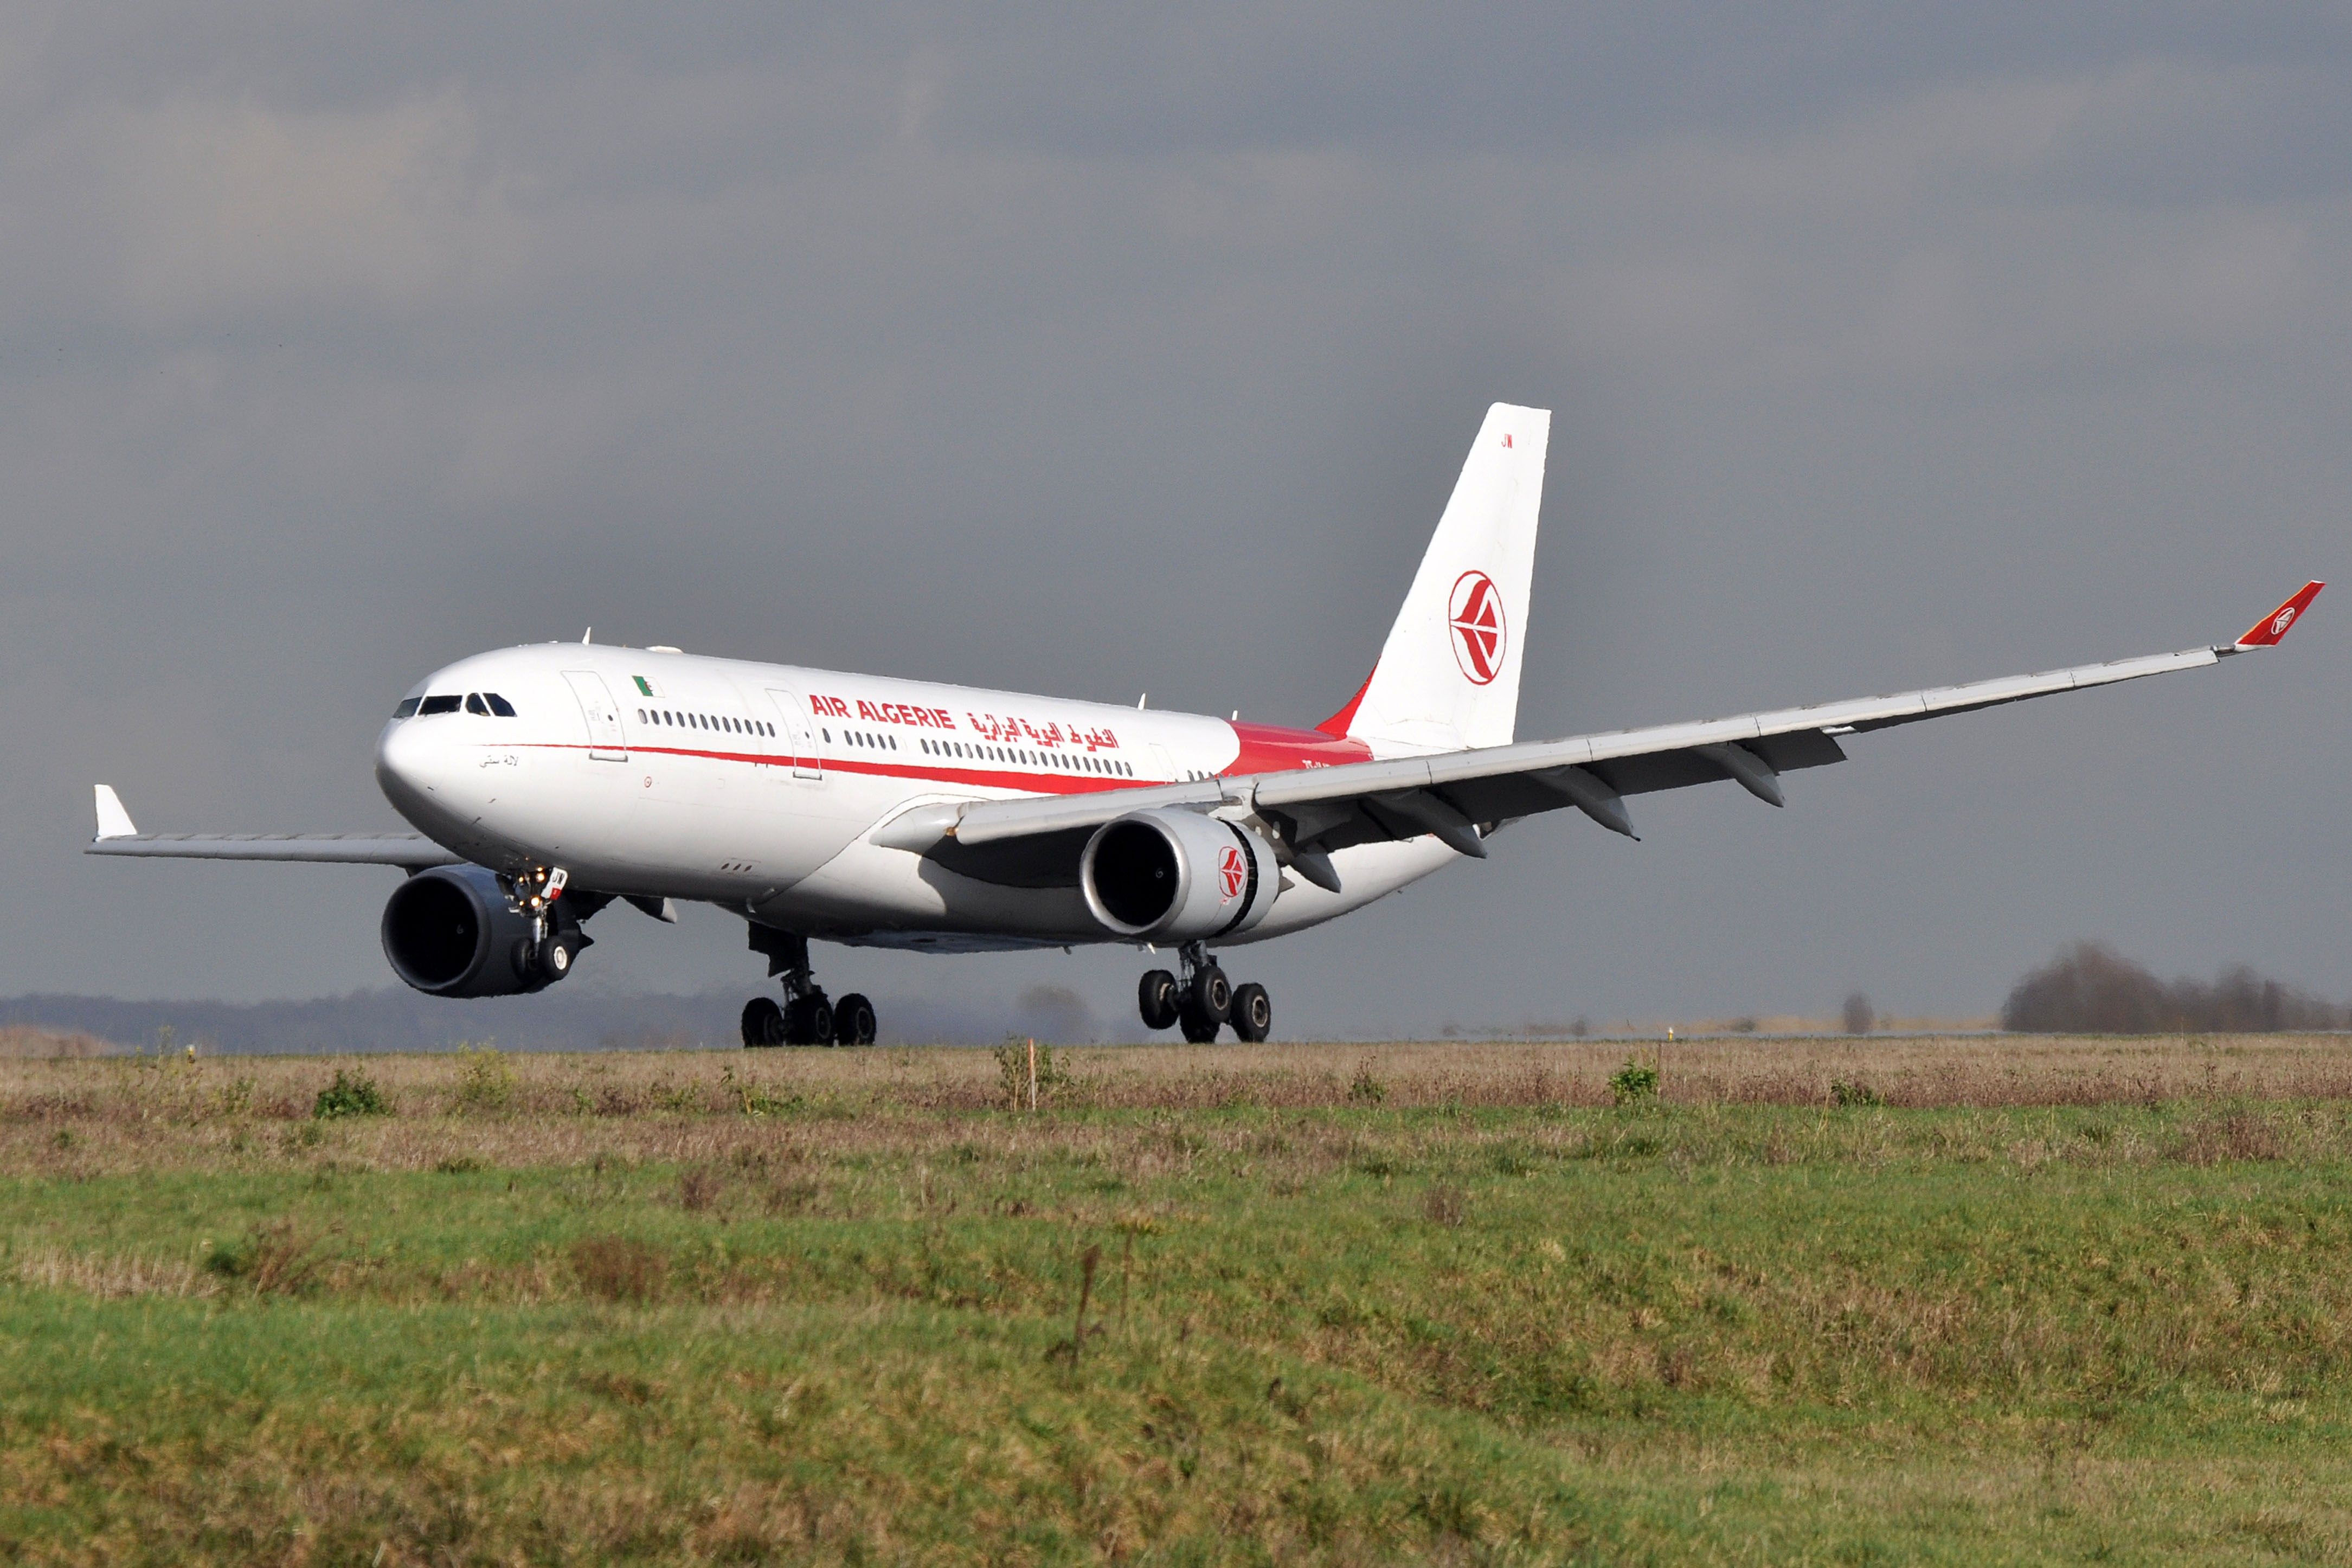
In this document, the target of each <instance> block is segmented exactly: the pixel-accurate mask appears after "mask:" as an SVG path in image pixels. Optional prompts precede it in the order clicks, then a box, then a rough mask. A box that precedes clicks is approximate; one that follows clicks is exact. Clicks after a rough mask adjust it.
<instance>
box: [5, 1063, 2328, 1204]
mask: <svg viewBox="0 0 2352 1568" xmlns="http://www.w3.org/2000/svg"><path fill="white" fill-rule="evenodd" d="M2347 1043H2352V1042H2347V1037H2343V1036H2284V1035H2252V1036H2237V1037H2212V1038H2203V1037H2192V1038H2187V1039H2181V1038H2171V1039H2148V1038H2119V1037H2118V1038H2071V1039H2070V1038H2063V1037H1989V1038H1983V1037H1968V1038H1926V1039H1885V1038H1862V1039H1856V1038H1851V1037H1837V1036H1832V1037H1816V1038H1808V1039H1797V1040H1763V1039H1756V1040H1749V1039H1710V1040H1704V1041H1696V1042H1677V1043H1675V1044H1673V1045H1664V1046H1659V1045H1653V1046H1650V1047H1633V1048H1632V1049H1631V1051H1630V1054H1631V1055H1632V1056H1633V1057H1634V1058H1638V1059H1639V1060H1640V1061H1641V1062H1642V1063H1643V1064H1644V1065H1654V1066H1655V1068H1656V1069H1657V1071H1658V1074H1659V1084H1658V1097H1659V1100H1661V1101H1662V1102H1663V1103H1664V1104H1665V1105H1667V1106H1670V1107H1691V1108H1704V1107H1709V1106H1732V1105H1762V1106H1772V1105H1780V1106H1817V1107H1823V1108H1827V1107H1830V1106H1832V1105H1834V1104H1847V1105H1861V1106H1867V1105H1872V1104H1881V1105H1885V1106H1889V1107H1895V1108H1898V1109H1902V1108H1947V1109H1975V1110H1999V1109H2002V1108H2026V1107H2074V1108H2091V1107H2097V1106H2105V1105H2115V1106H2123V1105H2130V1106H2156V1105H2163V1104H2168V1103H2174V1102H2197V1103H2209V1104H2211V1105H2215V1106H2221V1105H2223V1104H2225V1103H2226V1104H2231V1105H2242V1104H2247V1103H2255V1102H2279V1101H2305V1102H2317V1101H2334V1100H2352V1051H2347V1048H2346V1047H2347ZM1628 1056H1629V1047H1627V1046H1626V1045H1625V1044H1624V1043H1623V1042H1609V1043H1599V1042H1586V1041H1570V1042H1558V1043H1541V1044H1527V1043H1517V1042H1512V1043H1484V1044H1429V1043H1398V1044H1390V1045H1329V1044H1323V1045H1262V1046H1221V1047H1104V1048H1096V1049H1068V1050H1062V1051H1056V1052H1055V1054H1054V1063H1055V1074H1054V1075H1053V1076H1054V1081H1053V1082H1052V1083H1051V1084H1050V1085H1049V1086H1042V1094H1041V1097H1042V1099H1043V1102H1044V1107H1045V1112H1046V1113H1047V1114H1048V1115H1049V1116H1050V1117H1053V1118H1055V1119H1058V1120H1060V1121H1064V1122H1066V1123H1068V1124H1070V1125H1071V1126H1083V1125H1085V1124H1086V1123H1087V1117H1088V1115H1089V1113H1091V1112H1096V1111H1102V1112H1124V1113H1133V1112H1138V1111H1142V1112H1154V1113H1171V1114H1172V1113H1182V1112H1192V1111H1211V1110H1242V1109H1250V1108H1255V1109H1257V1110H1266V1111H1276V1112H1280V1111H1293V1110H1323V1109H1330V1110H1343V1109H1345V1110H1364V1111H1370V1110H1374V1109H1378V1110H1385V1111H1391V1112H1393V1111H1397V1110H1460V1111H1468V1112H1475V1111H1477V1110H1482V1109H1509V1108H1518V1109H1528V1108H1545V1107H1551V1108H1563V1109H1565V1108H1580V1107H1599V1106H1605V1105H1608V1104H1609V1103H1610V1102H1611V1100H1612V1095H1611V1091H1610V1088H1609V1080H1610V1079H1611V1077H1612V1075H1614V1074H1616V1073H1617V1072H1618V1071H1619V1069H1620V1068H1622V1067H1623V1066H1624V1065H1625V1064H1626V1061H1627V1059H1628ZM339 1071H340V1072H343V1073H346V1074H352V1073H356V1074H359V1075H362V1076H364V1077H365V1078H367V1079H370V1080H371V1081H372V1082H373V1084H374V1085H375V1086H376V1088H377V1089H378V1090H380V1092H381V1094H382V1097H383V1100H384V1102H385V1104H386V1106H387V1107H388V1110H389V1114H387V1115H383V1116H365V1117H352V1118H347V1119H343V1120H340V1121H319V1120H317V1119H315V1118H314V1116H313V1110H314V1108H315V1107H316V1106H317V1104H318V1103H319V1094H320V1090H321V1089H326V1088H328V1087H329V1086H330V1085H331V1083H332V1081H333V1075H334V1074H335V1073H337V1072H339ZM1013 1109H1014V1108H1013V1106H1012V1105H1011V1104H1010V1103H1009V1100H1008V1090H1007V1089H1006V1087H1005V1079H1004V1076H1003V1072H1002V1071H1001V1069H1000V1066H999V1064H998V1063H997V1061H996V1060H995V1059H994V1058H993V1057H992V1055H991V1053H989V1052H987V1051H983V1050H966V1049H938V1048H928V1049H910V1048H892V1049H883V1050H863V1051H848V1050H840V1051H835V1050H779V1051H749V1052H711V1053H708V1054H697V1055H676V1054H669V1053H649V1054H643V1055H621V1054H607V1053H597V1054H587V1055H579V1056H555V1055H517V1056H513V1057H505V1058H486V1057H484V1056H483V1055H481V1054H479V1053H477V1054H475V1055H472V1056H469V1057H459V1058H452V1057H447V1056H405V1057H376V1058H352V1057H338V1058H215V1059H211V1060H200V1061H196V1062H193V1063H191V1062H187V1061H184V1060H177V1059H169V1060H165V1061H163V1062H160V1063H159V1062H157V1061H155V1060H153V1059H152V1058H149V1059H145V1060H140V1059H134V1058H109V1059H97V1060H85V1061H75V1060H58V1059H17V1060H8V1061H0V1160H6V1161H7V1162H9V1163H10V1165H11V1167H12V1168H15V1169H19V1170H26V1169H30V1170H42V1171H49V1172H54V1173H59V1174H65V1175H72V1174H77V1173H103V1172H108V1171H120V1170H124V1169H131V1168H142V1169H163V1168H172V1167H175V1166H187V1165H194V1164H210V1163H217V1162H219V1161H221V1160H223V1159H228V1160H232V1161H235V1160H240V1159H243V1160H262V1161H266V1160H269V1159H273V1158H282V1157H288V1156H299V1157H306V1158H310V1159H314V1160H315V1159H328V1160H342V1161H346V1162H351V1163H356V1164H359V1165H364V1166H377V1167H385V1168H408V1169H415V1168H423V1169H433V1168H464V1167H465V1166H466V1165H467V1163H468V1162H485V1161H486V1162H489V1163H498V1164H502V1165H506V1164H519V1163H558V1164H569V1163H578V1162H581V1161H584V1160H588V1159H592V1158H594V1157H596V1156H597V1155H599V1154H606V1155H611V1156H614V1157H617V1158H622V1159H628V1160H653V1161H677V1162H679V1163H684V1164H696V1163H702V1164H715V1163H724V1162H727V1161H729V1160H732V1159H734V1158H736V1157H737V1156H738V1155H739V1154H740V1153H741V1152H744V1151H746V1150H755V1151H762V1152H766V1153H767V1154H769V1155H774V1154H776V1153H777V1152H779V1151H789V1150H791V1149H793V1148H808V1149H817V1148H825V1149H832V1148H837V1147H845V1146H847V1145H850V1144H857V1145H860V1146H864V1147H867V1148H873V1149H877V1150H894V1149H895V1150H912V1149H916V1148H919V1147H927V1146H929V1145H931V1144H933V1143H935V1142H937V1141H938V1140H939V1139H940V1137H941V1136H950V1135H952V1136H961V1133H960V1132H956V1131H953V1130H955V1129H965V1130H974V1129H977V1130H982V1131H984V1130H986V1129H987V1128H989V1127H991V1126H1011V1125H1017V1124H1018V1121H1019V1119H1018V1118H1013V1119H1012V1120H1011V1121H1008V1122H1004V1123H993V1122H991V1121H985V1120H983V1121H978V1122H975V1121H973V1120H972V1119H973V1118H974V1117H983V1118H985V1116H986V1114H987V1113H989V1112H1010V1111H1012V1110H1013ZM1073 1119H1075V1120H1073ZM1122 1120H1123V1121H1125V1123H1126V1126H1127V1131H1122V1132H1121V1133H1119V1134H1118V1137H1119V1138H1120V1139H1121V1140H1122V1141H1125V1140H1128V1139H1131V1138H1133V1137H1136V1136H1141V1134H1140V1133H1139V1132H1138V1131H1136V1130H1135V1128H1136V1124H1135V1123H1134V1121H1133V1118H1132V1116H1131V1115H1129V1116H1127V1117H1125V1118H1123V1119H1122ZM2224 1142H2227V1140H2226V1139H2224Z"/></svg>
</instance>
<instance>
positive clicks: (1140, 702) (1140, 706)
mask: <svg viewBox="0 0 2352 1568" xmlns="http://www.w3.org/2000/svg"><path fill="white" fill-rule="evenodd" d="M1150 695H1151V693H1150V692H1149V691H1147V692H1145V693H1144V694H1143V697H1149V696H1150ZM1143 697H1139V698H1137V699H1136V700H1135V710H1136V711H1137V712H1138V713H1140V712H1142V711H1143Z"/></svg>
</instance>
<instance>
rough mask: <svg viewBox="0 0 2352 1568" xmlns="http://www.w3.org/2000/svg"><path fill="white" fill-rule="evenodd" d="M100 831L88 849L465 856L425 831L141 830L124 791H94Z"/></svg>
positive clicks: (432, 859)
mask: <svg viewBox="0 0 2352 1568" xmlns="http://www.w3.org/2000/svg"><path fill="white" fill-rule="evenodd" d="M96 795H97V799H98V837H96V838H94V839H92V840H91V841H90V844H89V847H88V848H87V849H85V850H84V851H83V853H84V854H86V855H162V856H170V857H172V858H177V859H184V860H313V861H323V862H327V863H330V864H339V865H350V866H400V867H404V868H406V869H408V870H411V871H421V870H423V869H425V868H426V867H428V866H458V865H463V864H464V861H462V860H461V859H459V858H458V857H457V856H455V855H452V854H450V853H449V851H447V850H446V849H444V848H442V847H441V846H439V845H438V844H436V843H434V842H433V840H431V839H430V838H427V837H425V836H424V835H423V834H421V833H142V832H140V831H139V829H138V828H137V827H135V826H132V825H131V814H130V813H129V812H127V811H125V810H124V809H123V808H122V800H121V796H119V795H116V794H115V793H114V791H113V790H112V789H111V788H110V787H109V786H108V785H105V784H100V785H99V786H98V787H97V791H96Z"/></svg>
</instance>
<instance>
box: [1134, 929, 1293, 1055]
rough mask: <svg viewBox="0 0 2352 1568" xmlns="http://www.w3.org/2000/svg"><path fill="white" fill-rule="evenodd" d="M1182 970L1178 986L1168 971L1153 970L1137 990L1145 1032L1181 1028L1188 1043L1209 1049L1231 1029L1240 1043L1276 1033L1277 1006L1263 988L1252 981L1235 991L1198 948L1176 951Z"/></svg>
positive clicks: (1187, 946) (1196, 945)
mask: <svg viewBox="0 0 2352 1568" xmlns="http://www.w3.org/2000/svg"><path fill="white" fill-rule="evenodd" d="M1177 957H1178V959H1179V960H1180V962H1181V965H1182V968H1183V978H1182V979H1181V980H1179V979H1178V978H1177V977H1176V976H1175V975H1173V974H1171V973H1169V972H1168V971H1166V970H1164V969H1154V970H1152V971H1150V973H1147V974H1145V975H1144V977H1143V981H1142V984H1139V986H1137V988H1136V1005H1137V1009H1136V1010H1137V1011H1138V1012H1139V1013H1141V1014H1142V1016H1143V1026H1144V1027H1145V1028H1147V1029H1164V1028H1166V1027H1168V1026H1170V1025H1171V1024H1174V1025H1177V1026H1180V1027H1181V1028H1182V1030H1183V1032H1184V1038H1185V1039H1187V1040H1188V1041H1190V1042H1192V1044H1193V1045H1196V1046H1204V1045H1207V1044H1208V1043H1209V1042H1210V1041H1212V1040H1213V1039H1215V1038H1216V1037H1217V1032H1218V1031H1219V1030H1220V1029H1222V1028H1223V1027H1224V1026H1226V1025H1227V1024H1231V1025H1232V1026H1233V1029H1234V1035H1235V1036H1236V1037H1238V1038H1240V1039H1242V1040H1244V1041H1247V1042H1250V1043H1252V1044H1255V1043H1256V1042H1257V1041H1259V1040H1263V1039H1265V1037H1267V1036H1268V1035H1270V1034H1272V1033H1273V1032H1274V1002H1273V999H1272V998H1270V997H1269V996H1268V995H1267V994H1266V990H1265V986H1263V985H1260V984H1257V983H1256V982H1255V981H1252V982H1251V983H1249V984H1245V985H1241V986H1236V985H1234V983H1233V982H1232V981H1230V980H1227V979H1226V978H1225V972H1224V971H1223V969H1222V968H1220V967H1219V966H1218V964H1217V961H1216V960H1215V959H1213V958H1211V957H1210V956H1209V954H1208V951H1207V949H1205V948H1203V947H1202V945H1201V944H1200V943H1199V942H1186V943H1185V944H1184V945H1183V947H1181V949H1179V950H1178V952H1177Z"/></svg>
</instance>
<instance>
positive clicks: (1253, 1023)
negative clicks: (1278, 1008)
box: [1232, 980, 1274, 1045]
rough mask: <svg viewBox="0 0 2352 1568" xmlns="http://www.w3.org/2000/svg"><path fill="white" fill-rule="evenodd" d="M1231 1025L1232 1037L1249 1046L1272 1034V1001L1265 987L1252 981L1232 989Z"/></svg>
mask: <svg viewBox="0 0 2352 1568" xmlns="http://www.w3.org/2000/svg"><path fill="white" fill-rule="evenodd" d="M1232 1023H1233V1026H1234V1035H1235V1036H1237V1037H1239V1038H1241V1039H1244V1040H1246V1041H1248V1042H1249V1043H1250V1044H1251V1045H1255V1044H1257V1042H1258V1041H1260V1040H1263V1039H1265V1037H1267V1036H1268V1035H1270V1034H1272V1033H1274V999H1273V998H1272V997H1270V996H1268V995H1267V994H1265V986H1263V985H1260V984H1258V983H1257V982H1256V981H1255V980H1253V981H1251V982H1250V983H1249V984H1246V985H1236V986H1234V1008H1233V1018H1232Z"/></svg>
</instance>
